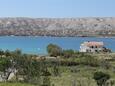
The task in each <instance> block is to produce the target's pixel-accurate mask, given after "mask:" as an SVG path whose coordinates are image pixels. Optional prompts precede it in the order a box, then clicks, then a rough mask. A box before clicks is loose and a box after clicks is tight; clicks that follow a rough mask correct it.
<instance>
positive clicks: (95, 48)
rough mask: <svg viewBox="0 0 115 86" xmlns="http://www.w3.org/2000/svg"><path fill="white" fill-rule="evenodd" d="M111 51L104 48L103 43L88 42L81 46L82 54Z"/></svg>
mask: <svg viewBox="0 0 115 86" xmlns="http://www.w3.org/2000/svg"><path fill="white" fill-rule="evenodd" d="M108 51H110V50H109V49H107V48H105V47H104V43H103V42H96V41H88V42H84V43H82V44H81V46H80V52H108Z"/></svg>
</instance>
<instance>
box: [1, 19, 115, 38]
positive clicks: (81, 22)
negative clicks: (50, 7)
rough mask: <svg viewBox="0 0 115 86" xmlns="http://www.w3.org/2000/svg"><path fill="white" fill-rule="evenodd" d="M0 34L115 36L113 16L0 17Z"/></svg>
mask: <svg viewBox="0 0 115 86" xmlns="http://www.w3.org/2000/svg"><path fill="white" fill-rule="evenodd" d="M0 35H1V36H4V35H15V36H115V18H114V17H103V18H99V17H97V18H0Z"/></svg>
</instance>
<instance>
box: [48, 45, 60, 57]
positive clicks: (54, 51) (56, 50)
mask: <svg viewBox="0 0 115 86" xmlns="http://www.w3.org/2000/svg"><path fill="white" fill-rule="evenodd" d="M47 52H48V54H49V55H50V56H54V57H55V56H60V55H61V54H62V48H61V47H59V46H57V45H55V44H49V45H48V46H47Z"/></svg>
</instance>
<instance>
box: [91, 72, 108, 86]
mask: <svg viewBox="0 0 115 86" xmlns="http://www.w3.org/2000/svg"><path fill="white" fill-rule="evenodd" d="M93 78H94V79H95V80H96V82H97V85H98V86H103V85H105V83H106V81H107V80H108V79H110V75H109V74H106V73H103V72H95V73H94V76H93Z"/></svg>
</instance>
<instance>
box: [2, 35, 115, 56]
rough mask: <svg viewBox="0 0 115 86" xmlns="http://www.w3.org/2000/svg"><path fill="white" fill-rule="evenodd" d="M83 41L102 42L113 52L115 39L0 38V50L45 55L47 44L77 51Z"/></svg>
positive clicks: (114, 50)
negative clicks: (16, 50) (18, 50)
mask: <svg viewBox="0 0 115 86" xmlns="http://www.w3.org/2000/svg"><path fill="white" fill-rule="evenodd" d="M84 41H103V42H104V44H105V46H106V47H107V48H110V49H111V50H112V51H113V52H115V38H96V37H31V36H30V37H27V36H24V37H23V36H18V37H17V36H2V37H0V49H3V50H6V49H8V50H15V49H21V50H22V51H23V52H24V53H32V54H47V51H46V47H47V45H48V44H50V43H53V44H57V45H59V46H60V47H62V48H63V49H74V50H79V47H80V44H81V43H82V42H84Z"/></svg>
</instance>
